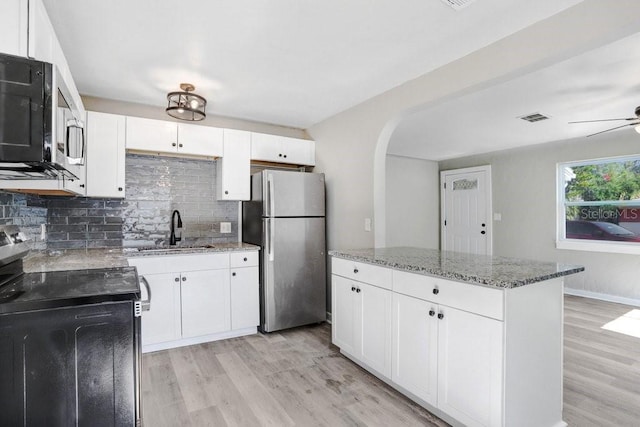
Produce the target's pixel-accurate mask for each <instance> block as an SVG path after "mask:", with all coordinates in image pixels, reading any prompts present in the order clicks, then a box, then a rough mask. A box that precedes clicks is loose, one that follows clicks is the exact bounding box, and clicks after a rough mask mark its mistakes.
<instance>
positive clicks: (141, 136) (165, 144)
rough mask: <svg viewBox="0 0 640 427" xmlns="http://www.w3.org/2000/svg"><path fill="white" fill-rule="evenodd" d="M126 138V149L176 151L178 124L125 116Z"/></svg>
mask: <svg viewBox="0 0 640 427" xmlns="http://www.w3.org/2000/svg"><path fill="white" fill-rule="evenodd" d="M126 139H127V143H126V147H127V150H141V151H155V152H161V153H172V152H173V153H175V152H177V151H178V148H177V147H178V124H177V123H175V122H165V121H162V120H151V119H141V118H139V117H127V138H126Z"/></svg>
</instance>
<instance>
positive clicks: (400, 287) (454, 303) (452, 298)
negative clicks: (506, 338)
mask: <svg viewBox="0 0 640 427" xmlns="http://www.w3.org/2000/svg"><path fill="white" fill-rule="evenodd" d="M393 290H394V292H398V293H401V294H404V295H409V296H412V297H415V298H419V299H422V300H425V301H430V302H433V303H436V304H442V305H447V306H449V307H453V308H458V309H460V310H464V311H468V312H471V313H476V314H479V315H482V316H487V317H491V318H494V319H498V320H503V319H504V292H503V291H502V290H501V289H492V288H487V287H484V286H478V285H472V284H467V283H460V282H454V281H451V280H445V279H440V278H438V277H432V276H423V275H421V274H413V273H406V272H404V271H393Z"/></svg>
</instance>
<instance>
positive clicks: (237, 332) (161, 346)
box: [142, 327, 258, 353]
mask: <svg viewBox="0 0 640 427" xmlns="http://www.w3.org/2000/svg"><path fill="white" fill-rule="evenodd" d="M257 333H258V328H257V327H253V328H245V329H234V330H232V331H226V332H220V333H217V334H210V335H203V336H200V337H194V338H183V339H179V340H175V341H167V342H161V343H157V344H146V345H143V346H142V352H143V353H151V352H154V351H160V350H168V349H170V348H176V347H184V346H187V345H194V344H202V343H205V342H211V341H218V340H225V339H227V338H236V337H243V336H245V335H253V334H257Z"/></svg>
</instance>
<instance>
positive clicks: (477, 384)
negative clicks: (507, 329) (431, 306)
mask: <svg viewBox="0 0 640 427" xmlns="http://www.w3.org/2000/svg"><path fill="white" fill-rule="evenodd" d="M438 315H441V317H442V319H438V404H437V406H438V408H439V409H441V410H442V411H443V412H445V413H447V414H449V415H451V416H452V417H454V418H455V419H457V420H459V421H461V422H462V423H463V424H465V425H467V426H469V427H473V426H501V425H502V408H503V405H502V398H503V396H502V390H503V387H502V381H503V374H502V366H503V351H504V346H503V343H502V336H503V333H502V330H503V322H501V321H499V320H495V319H490V318H487V317H483V316H479V315H477V314H473V313H468V312H466V311H462V310H457V309H455V308H451V307H442V306H441V307H439V308H438Z"/></svg>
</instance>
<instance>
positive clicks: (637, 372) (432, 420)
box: [142, 296, 640, 427]
mask: <svg viewBox="0 0 640 427" xmlns="http://www.w3.org/2000/svg"><path fill="white" fill-rule="evenodd" d="M631 309H632V307H629V306H624V305H620V304H612V303H606V302H602V301H595V300H589V299H585V298H579V297H571V296H567V297H566V298H565V366H564V373H565V379H564V381H565V382H564V408H565V409H564V420H565V421H566V422H568V423H569V425H570V426H572V427H573V426H578V427H589V426H598V427H604V426H640V339H639V338H633V337H629V336H626V335H622V334H619V333H615V332H610V331H605V330H603V329H601V328H600V327H601V326H602V325H603V324H605V323H607V322H609V321H611V320H613V319H615V318H617V317H618V316H621V315H623V314H625V313H627V312H628V311H629V310H631ZM330 341H331V332H330V325H318V326H311V327H304V328H297V329H293V330H289V331H284V332H282V333H272V334H268V335H260V334H259V335H252V336H248V337H242V338H234V339H230V340H224V341H218V342H214V343H207V344H200V345H195V346H190V347H183V348H179V349H173V350H167V351H161V352H155V353H149V354H145V355H144V358H143V364H144V365H143V376H142V386H143V420H144V425H145V426H146V427H156V426H158V427H161V426H278V427H279V426H293V425H295V426H332V427H333V426H418V425H419V426H447V424H446V423H445V422H443V421H441V420H439V419H438V418H436V417H434V416H433V415H431V414H430V413H429V412H427V411H426V410H425V409H423V408H421V407H420V406H418V405H416V404H414V403H413V402H411V401H410V400H409V399H407V398H405V397H404V396H402V395H401V394H399V393H398V392H396V391H395V390H393V389H392V388H390V387H389V386H387V385H386V384H384V383H383V382H382V381H380V380H378V379H376V378H375V377H373V376H372V375H370V374H368V373H367V372H366V371H364V370H362V369H360V368H359V367H358V366H357V365H355V364H354V363H352V362H351V361H349V360H348V359H346V358H344V357H343V356H341V355H340V354H339V353H338V350H337V348H336V347H335V346H333V345H331V343H330Z"/></svg>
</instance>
